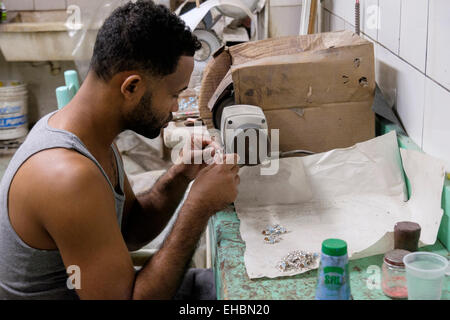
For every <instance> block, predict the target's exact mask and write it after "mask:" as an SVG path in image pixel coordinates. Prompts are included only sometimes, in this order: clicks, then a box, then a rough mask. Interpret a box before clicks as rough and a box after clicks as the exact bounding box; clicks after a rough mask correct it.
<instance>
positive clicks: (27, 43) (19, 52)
mask: <svg viewBox="0 0 450 320" xmlns="http://www.w3.org/2000/svg"><path fill="white" fill-rule="evenodd" d="M69 14H70V12H69V13H68V12H67V11H65V10H51V11H18V12H8V17H9V19H8V21H7V22H6V23H1V24H0V49H1V50H2V52H3V55H4V56H5V59H6V60H7V61H67V60H79V59H80V60H86V59H89V58H90V57H91V54H92V50H93V48H94V43H95V37H96V35H97V30H98V29H99V26H95V27H92V28H89V30H88V31H87V32H86V33H85V35H84V40H83V44H84V45H83V46H80V48H82V49H83V50H78V51H77V52H76V53H74V50H75V48H77V47H78V46H77V43H78V42H79V39H82V33H83V31H84V30H82V27H83V26H82V25H76V28H74V27H71V26H70V25H69V24H68V23H67V22H68V21H70V19H69ZM73 53H74V54H73Z"/></svg>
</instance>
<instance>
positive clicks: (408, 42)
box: [399, 0, 450, 73]
mask: <svg viewBox="0 0 450 320" xmlns="http://www.w3.org/2000/svg"><path fill="white" fill-rule="evenodd" d="M449 18H450V16H449ZM427 23H428V0H414V1H411V0H402V13H401V23H400V24H401V25H400V51H399V52H400V57H402V58H403V59H405V60H406V61H408V62H409V63H411V64H412V65H413V66H415V67H416V68H418V69H419V70H420V71H422V72H423V73H425V58H426V52H427Z"/></svg>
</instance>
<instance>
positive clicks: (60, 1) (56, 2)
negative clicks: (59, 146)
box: [34, 0, 66, 10]
mask: <svg viewBox="0 0 450 320" xmlns="http://www.w3.org/2000/svg"><path fill="white" fill-rule="evenodd" d="M64 9H66V0H34V10H64Z"/></svg>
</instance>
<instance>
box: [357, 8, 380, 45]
mask: <svg viewBox="0 0 450 320" xmlns="http://www.w3.org/2000/svg"><path fill="white" fill-rule="evenodd" d="M360 3H361V4H360V20H361V21H360V24H361V26H360V28H361V31H362V32H364V33H365V34H366V35H368V36H369V37H370V38H372V39H373V40H377V37H378V26H379V21H378V20H379V11H380V9H379V5H378V0H362V1H361V2H360Z"/></svg>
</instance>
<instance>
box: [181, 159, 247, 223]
mask: <svg viewBox="0 0 450 320" xmlns="http://www.w3.org/2000/svg"><path fill="white" fill-rule="evenodd" d="M222 162H223V163H222V164H218V163H213V164H211V165H209V166H207V167H206V168H204V169H203V170H201V171H200V172H199V174H198V176H197V178H196V179H195V182H194V184H193V185H192V188H191V190H190V192H189V195H188V198H187V199H186V201H187V202H189V203H195V204H196V206H197V207H200V208H201V209H202V212H204V213H206V214H208V215H212V214H215V213H216V212H217V211H219V210H222V209H224V208H225V207H226V206H227V205H229V204H230V203H232V202H233V201H234V200H235V199H236V197H237V187H238V185H239V182H240V178H239V175H238V172H239V166H238V164H237V162H238V156H237V155H236V154H227V155H225V156H224V159H223V161H222ZM202 212H200V213H202ZM200 213H199V214H200ZM208 218H209V216H208Z"/></svg>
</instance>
